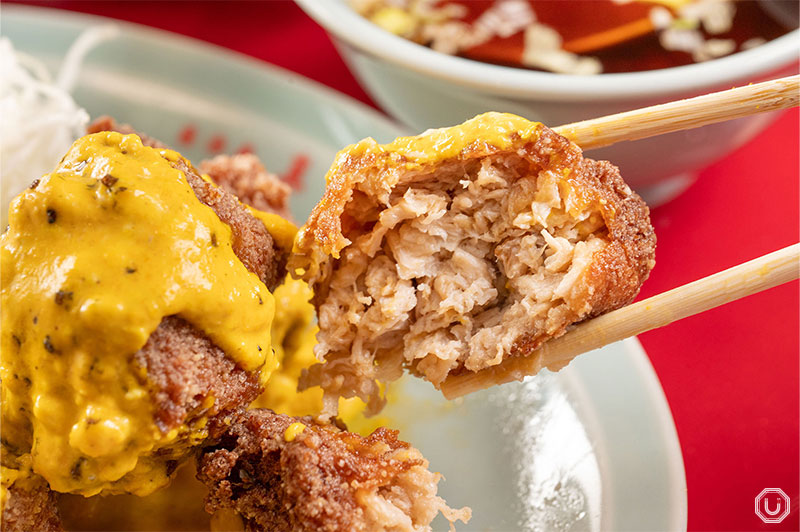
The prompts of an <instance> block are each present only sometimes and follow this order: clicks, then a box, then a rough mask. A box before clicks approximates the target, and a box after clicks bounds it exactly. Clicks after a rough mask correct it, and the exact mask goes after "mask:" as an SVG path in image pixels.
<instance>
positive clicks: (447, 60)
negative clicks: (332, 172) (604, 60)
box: [296, 0, 800, 206]
mask: <svg viewBox="0 0 800 532" xmlns="http://www.w3.org/2000/svg"><path fill="white" fill-rule="evenodd" d="M296 1H297V3H298V4H299V5H300V6H301V7H302V8H303V10H305V11H306V13H308V14H309V15H310V16H311V17H312V18H313V19H315V20H316V21H317V22H318V23H319V24H320V25H321V26H323V27H324V28H325V29H326V30H327V31H328V32H329V33H330V34H331V36H332V37H333V38H334V42H335V43H336V45H337V47H338V49H339V50H340V52H341V54H342V56H343V57H344V59H345V61H346V62H347V63H348V65H349V66H350V68H351V70H352V71H353V73H354V74H355V75H356V77H357V78H358V79H359V81H360V82H361V83H362V85H363V86H364V88H365V89H366V90H367V91H368V92H369V94H370V95H371V96H372V97H373V98H374V99H375V101H376V102H377V103H378V104H379V105H380V106H381V107H382V108H383V109H384V110H385V111H386V112H388V113H389V114H390V115H392V116H394V117H395V118H396V119H398V120H399V121H401V122H403V123H405V124H408V125H409V126H411V127H412V128H414V129H416V130H419V131H422V130H425V129H428V128H431V127H443V126H450V125H453V124H457V123H460V122H463V121H464V120H466V119H468V118H471V117H472V116H475V115H477V114H479V113H482V112H485V111H503V112H510V113H515V114H518V115H521V116H524V117H526V118H528V119H531V120H536V121H540V122H543V123H545V124H547V125H549V126H553V127H554V126H559V125H563V124H568V123H571V122H576V121H579V120H585V119H589V118H596V117H599V116H604V115H608V114H612V113H618V112H621V111H627V110H630V109H637V108H640V107H644V106H648V105H654V104H657V103H664V102H667V101H672V100H676V99H680V98H687V97H691V96H696V95H698V94H704V93H708V92H714V91H717V90H722V89H726V88H731V87H733V86H738V85H743V84H747V83H752V82H758V81H763V80H766V79H772V78H777V77H781V76H786V75H790V74H793V73H796V72H797V71H798V59H799V58H800V30H794V31H791V32H789V33H787V34H786V35H784V36H782V37H779V38H777V39H774V40H772V41H769V42H767V43H765V44H763V45H761V46H758V47H756V48H752V49H750V50H746V51H742V52H738V53H735V54H732V55H729V56H726V57H722V58H719V59H714V60H711V61H707V62H704V63H696V64H691V65H685V66H679V67H673V68H665V69H661V70H650V71H642V72H628V73H615V74H596V75H585V76H584V75H566V74H553V73H549V72H539V71H533V70H527V69H522V68H514V67H508V66H500V65H495V64H489V63H482V62H478V61H473V60H470V59H464V58H461V57H456V56H451V55H446V54H443V53H439V52H436V51H434V50H431V49H430V48H427V47H425V46H421V45H419V44H416V43H414V42H411V41H408V40H406V39H403V38H401V37H398V36H396V35H393V34H392V33H389V32H387V31H385V30H383V29H381V28H380V27H378V26H376V25H374V24H373V23H372V22H370V21H369V20H367V19H365V18H363V17H362V16H360V15H359V14H358V13H356V12H355V11H354V10H353V9H351V7H350V6H349V5H348V2H347V1H346V0H296ZM778 114H779V113H777V112H773V113H764V114H760V115H755V116H752V117H747V118H742V119H739V120H733V121H729V122H723V123H720V124H714V125H711V126H706V127H703V128H700V129H695V130H690V131H684V132H678V133H671V134H667V135H661V136H659V137H655V138H651V139H645V140H640V141H635V142H622V143H619V144H617V145H614V146H609V147H607V148H600V149H597V150H592V152H591V156H592V157H593V158H595V159H607V160H610V161H612V162H613V163H614V164H616V165H617V166H619V167H620V170H621V171H622V175H623V176H624V177H625V180H626V181H627V182H628V183H629V184H630V185H631V186H632V187H633V188H635V189H636V190H637V191H638V192H639V193H640V194H641V195H642V196H643V197H644V199H645V200H646V201H647V202H648V203H649V204H650V205H651V206H656V205H659V204H662V203H665V202H666V201H669V200H670V199H672V198H674V197H675V196H677V195H678V194H680V193H681V192H682V191H683V190H685V189H686V187H688V186H689V185H690V184H691V183H692V182H693V181H694V180H695V179H696V176H697V172H698V171H699V170H701V169H703V168H704V167H705V166H708V165H709V164H711V163H712V162H714V161H716V160H718V159H720V158H722V157H724V156H725V155H727V154H728V153H730V152H731V151H733V150H735V149H736V148H738V147H739V146H741V145H742V144H744V143H745V142H747V141H748V140H750V139H751V138H753V137H754V136H755V135H756V134H757V133H759V132H760V131H761V130H763V129H764V128H765V127H766V126H767V125H769V124H770V123H771V122H773V121H774V120H775V119H776V118H777V117H778Z"/></svg>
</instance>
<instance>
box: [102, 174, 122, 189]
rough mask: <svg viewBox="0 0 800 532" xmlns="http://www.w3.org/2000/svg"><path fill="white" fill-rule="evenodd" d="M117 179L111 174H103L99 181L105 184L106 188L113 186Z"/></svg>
mask: <svg viewBox="0 0 800 532" xmlns="http://www.w3.org/2000/svg"><path fill="white" fill-rule="evenodd" d="M117 181H119V179H118V178H116V177H114V176H112V175H111V174H106V175H104V176H103V178H102V179H101V180H100V182H101V183H103V185H105V186H106V187H107V188H111V187H113V186H114V185H115V184H116V183H117Z"/></svg>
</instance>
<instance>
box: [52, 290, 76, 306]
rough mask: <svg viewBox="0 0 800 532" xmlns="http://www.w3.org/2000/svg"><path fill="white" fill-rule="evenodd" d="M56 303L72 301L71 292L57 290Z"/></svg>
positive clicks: (61, 303)
mask: <svg viewBox="0 0 800 532" xmlns="http://www.w3.org/2000/svg"><path fill="white" fill-rule="evenodd" d="M55 300H56V305H63V304H65V303H70V302H71V301H72V292H70V291H67V290H59V291H58V292H56V295H55Z"/></svg>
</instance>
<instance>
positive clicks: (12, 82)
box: [0, 25, 119, 230]
mask: <svg viewBox="0 0 800 532" xmlns="http://www.w3.org/2000/svg"><path fill="white" fill-rule="evenodd" d="M118 32H119V30H118V28H117V27H116V26H113V25H105V26H97V27H94V28H90V29H88V30H86V31H85V32H84V33H83V34H81V36H80V37H78V39H77V40H76V41H75V43H74V44H73V45H72V47H71V48H70V49H69V51H68V52H67V55H66V57H65V60H64V63H63V64H62V66H61V70H60V72H59V74H58V78H57V81H56V82H53V80H52V77H51V75H50V72H49V71H48V70H47V67H46V66H45V65H43V64H42V63H41V62H39V61H38V60H36V59H35V58H33V57H31V56H28V55H26V54H23V53H20V52H17V51H16V50H14V47H13V46H12V44H11V42H10V41H9V40H8V39H6V38H0V115H2V117H3V119H2V121H0V203H2V205H1V206H0V207H1V208H2V226H0V230H2V228H5V225H6V223H7V212H8V205H9V203H10V202H11V199H12V198H13V197H14V196H16V195H17V194H19V193H20V192H21V191H22V190H24V189H25V187H27V186H29V185H30V183H31V182H32V181H33V180H34V179H36V178H38V177H40V176H41V175H42V174H44V173H46V172H48V171H50V170H52V168H53V167H54V166H55V165H56V164H57V163H58V161H59V160H60V159H61V157H62V156H63V155H64V153H65V152H66V151H67V149H68V148H69V147H70V145H71V144H72V142H73V141H74V140H75V139H76V138H78V137H80V136H82V135H83V134H84V133H85V132H86V125H87V124H88V122H89V114H88V113H87V112H86V111H85V110H84V109H83V108H81V107H80V106H78V105H77V104H76V103H75V101H74V100H73V99H72V96H71V95H70V91H71V90H72V89H73V87H74V85H75V82H76V81H77V79H78V75H79V72H80V67H81V63H82V61H83V58H84V57H85V56H86V54H87V53H88V52H89V51H90V50H91V49H92V48H93V47H95V46H97V44H99V43H100V42H102V41H105V40H106V39H109V38H111V37H114V36H116V35H117V34H118Z"/></svg>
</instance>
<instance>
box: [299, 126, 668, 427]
mask: <svg viewBox="0 0 800 532" xmlns="http://www.w3.org/2000/svg"><path fill="white" fill-rule="evenodd" d="M654 250H655V235H654V232H653V228H652V226H651V225H650V220H649V211H648V208H647V206H646V205H645V203H644V202H643V201H642V200H641V198H639V196H638V195H636V194H635V193H634V192H633V191H631V189H630V188H629V187H628V186H627V185H626V184H625V183H624V181H623V180H622V178H621V177H620V175H619V171H618V170H617V168H616V167H614V166H613V165H611V164H610V163H608V162H605V161H594V160H592V159H588V158H584V157H583V155H582V153H581V150H580V148H579V147H578V146H576V145H575V144H574V143H572V142H570V141H569V140H567V139H566V138H564V137H562V136H560V135H558V134H556V133H554V132H553V131H552V130H550V129H548V128H547V127H545V126H543V125H542V124H539V123H534V122H529V121H527V120H524V119H522V118H520V117H517V116H514V115H509V114H500V113H487V114H484V115H480V116H478V117H476V118H474V119H472V120H469V121H467V122H465V123H464V124H462V125H459V126H456V127H451V128H444V129H437V130H430V131H428V132H426V133H423V134H422V135H419V136H416V137H407V138H399V139H397V140H395V141H394V142H392V143H390V144H387V145H378V144H377V143H376V142H375V141H374V140H372V139H366V140H363V141H361V142H360V143H358V144H355V145H352V146H350V147H348V148H345V149H344V150H343V151H341V152H340V153H339V154H338V156H337V157H336V160H335V162H334V164H333V166H332V167H331V169H330V170H329V172H328V175H327V188H326V191H325V194H324V196H323V198H322V199H321V201H320V202H319V203H318V204H317V206H316V207H315V208H314V210H313V212H312V213H311V216H310V217H309V219H308V221H307V223H306V224H305V226H304V227H303V228H302V229H301V231H300V233H299V234H298V237H297V240H296V244H295V254H294V255H293V257H292V258H291V259H290V263H289V265H290V270H293V271H294V273H295V274H296V275H298V276H302V278H303V279H304V280H306V281H307V282H308V283H309V286H311V288H312V289H313V290H314V294H315V295H314V304H315V306H316V307H317V310H318V315H319V327H320V333H319V335H318V340H319V344H318V346H317V348H316V354H317V357H318V358H319V359H320V360H323V359H324V363H322V364H319V365H316V366H314V367H312V368H311V370H310V371H309V372H308V374H307V375H306V377H305V380H304V384H305V385H307V386H313V385H321V386H322V388H324V389H325V390H326V394H327V397H326V406H327V407H328V412H327V413H328V414H333V413H334V412H335V410H334V409H335V403H334V399H335V397H337V396H345V397H350V396H354V395H355V396H359V397H361V398H362V399H365V400H370V402H371V403H370V404H371V407H372V408H373V410H377V409H379V408H380V406H381V400H380V398H379V387H378V382H377V381H388V380H394V379H396V378H398V377H399V376H400V374H401V373H402V371H403V368H404V367H406V368H409V369H410V371H412V372H413V373H415V374H417V375H420V376H422V377H424V378H425V379H427V380H429V381H430V382H432V383H433V384H434V385H436V386H438V385H439V384H441V383H442V382H443V381H444V379H445V378H446V377H447V376H448V375H450V374H457V373H459V372H475V371H479V370H482V369H484V368H489V367H492V366H494V365H497V364H499V363H500V362H501V361H502V360H503V359H504V358H506V357H520V356H528V355H531V354H532V353H533V352H534V351H535V350H536V348H537V347H538V346H540V345H541V344H542V342H545V341H547V340H548V339H549V338H554V337H557V336H560V335H561V334H563V333H564V332H565V331H566V329H567V327H568V326H569V325H570V324H573V323H575V322H579V321H581V320H584V319H587V318H590V317H592V316H596V315H598V314H602V313H604V312H607V311H610V310H613V309H616V308H618V307H620V306H623V305H625V304H627V303H629V302H630V301H631V300H632V299H633V298H634V297H635V296H636V294H637V293H638V291H639V287H640V286H641V284H642V282H643V281H644V280H645V279H646V278H647V276H648V274H649V272H650V269H651V268H652V267H653V265H654V263H655V262H654Z"/></svg>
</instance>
